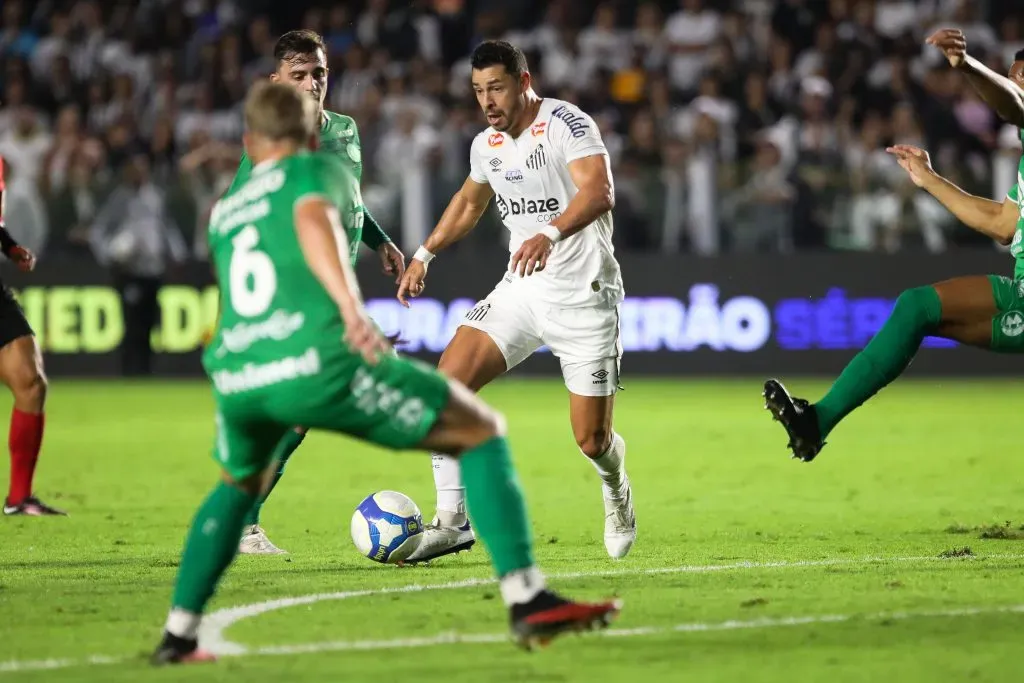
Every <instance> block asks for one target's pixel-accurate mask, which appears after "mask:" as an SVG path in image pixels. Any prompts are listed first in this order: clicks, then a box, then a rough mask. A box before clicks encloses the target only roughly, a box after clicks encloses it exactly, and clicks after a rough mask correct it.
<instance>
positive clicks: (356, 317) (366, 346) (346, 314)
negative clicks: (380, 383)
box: [341, 307, 391, 365]
mask: <svg viewBox="0 0 1024 683" xmlns="http://www.w3.org/2000/svg"><path fill="white" fill-rule="evenodd" d="M341 317H342V320H344V321H345V338H344V341H345V343H346V344H348V347H349V348H350V349H352V350H353V351H355V352H356V353H358V354H359V355H361V356H362V357H363V359H364V360H365V361H366V362H367V363H369V364H370V365H376V364H377V361H378V359H379V358H380V356H381V354H385V353H388V352H390V351H391V345H390V344H388V341H387V339H385V338H384V335H382V334H381V333H380V330H378V329H377V326H376V325H374V324H373V321H371V320H370V318H369V316H367V315H366V311H364V310H363V309H362V307H359V308H354V309H352V310H349V311H346V310H344V309H343V310H342V312H341Z"/></svg>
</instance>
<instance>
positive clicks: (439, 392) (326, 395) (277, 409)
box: [211, 347, 449, 481]
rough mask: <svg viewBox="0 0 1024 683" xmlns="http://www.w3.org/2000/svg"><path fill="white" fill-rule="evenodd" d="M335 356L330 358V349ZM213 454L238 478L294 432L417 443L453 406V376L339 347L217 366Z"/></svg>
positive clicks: (393, 445)
mask: <svg viewBox="0 0 1024 683" xmlns="http://www.w3.org/2000/svg"><path fill="white" fill-rule="evenodd" d="M328 353H329V354H330V356H327V354H328ZM211 379H212V380H213V384H214V398H215V401H216V405H217V416H216V429H217V436H216V442H215V444H214V458H215V459H216V460H217V462H219V463H220V464H221V466H222V467H223V468H224V470H225V471H227V472H228V474H229V475H231V477H232V478H233V479H234V480H235V481H239V480H241V479H246V478H248V477H250V476H252V475H254V474H257V473H259V472H262V471H263V470H264V469H266V468H267V466H269V465H270V463H271V459H272V457H273V452H274V448H275V446H276V445H277V442H278V441H280V439H281V437H282V436H283V435H284V434H285V432H286V431H287V430H289V429H292V428H294V427H295V426H296V425H301V426H303V427H306V428H308V429H320V430H325V431H331V432H336V433H339V434H347V435H349V436H354V437H357V438H359V439H362V440H364V441H368V442H370V443H372V444H376V445H378V446H383V447H385V448H390V449H394V450H406V449H411V448H414V447H416V446H418V445H419V444H420V443H422V442H423V440H424V439H425V438H426V436H427V434H429V433H430V430H431V429H433V427H434V425H435V424H436V423H437V421H438V419H439V418H440V416H441V413H442V412H443V411H444V409H445V407H446V406H447V405H448V399H449V388H448V380H447V379H445V378H444V377H443V376H442V375H441V374H440V373H439V372H437V370H435V369H434V368H432V367H430V366H428V365H426V364H425V363H422V362H420V361H417V360H414V359H412V358H406V357H403V356H399V355H397V354H394V355H392V354H387V355H383V356H381V357H380V359H379V361H378V362H377V363H376V364H374V365H371V364H369V363H367V362H366V361H364V360H363V359H362V357H360V356H358V355H354V354H351V353H349V352H347V351H346V352H344V353H343V354H339V353H338V351H337V349H330V350H329V351H327V350H321V349H318V348H315V347H311V348H310V349H308V350H307V351H306V352H305V353H303V354H301V355H299V356H295V357H291V358H284V359H280V360H277V361H272V362H268V363H263V364H247V365H246V368H245V370H244V372H243V371H238V372H227V374H225V371H213V372H212V373H211Z"/></svg>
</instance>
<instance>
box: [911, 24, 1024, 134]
mask: <svg viewBox="0 0 1024 683" xmlns="http://www.w3.org/2000/svg"><path fill="white" fill-rule="evenodd" d="M925 42H926V43H927V44H928V45H934V46H935V47H937V48H939V49H940V50H942V53H943V54H944V55H945V57H946V59H947V60H949V64H950V66H952V67H953V68H954V69H957V70H959V71H960V72H961V73H963V74H964V75H965V76H966V77H967V80H968V81H969V82H970V83H971V86H973V87H974V89H975V90H976V91H977V92H978V94H979V95H980V96H981V98H982V99H983V100H985V102H986V103H987V104H988V105H989V106H990V107H992V108H993V109H994V110H995V111H996V113H997V114H999V117H1000V118H1002V119H1003V120H1004V121H1006V122H1007V123H1011V124H1013V125H1014V126H1017V127H1018V128H1024V60H1020V59H1018V60H1017V61H1015V62H1014V64H1013V67H1011V69H1010V77H1009V78H1008V77H1006V76H1003V75H1001V74H998V73H996V72H995V71H992V69H990V68H988V67H987V66H985V65H984V64H982V63H981V62H980V61H978V60H977V59H975V58H974V57H972V56H970V55H969V54H967V39H966V38H965V37H964V33H963V31H961V30H960V29H941V30H939V31H936V32H935V33H933V34H932V35H930V36H928V39H927V40H926V41H925Z"/></svg>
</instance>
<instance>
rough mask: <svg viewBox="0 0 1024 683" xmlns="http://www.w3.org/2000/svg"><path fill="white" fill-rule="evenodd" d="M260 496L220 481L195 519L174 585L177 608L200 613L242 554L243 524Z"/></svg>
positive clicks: (175, 605) (186, 541)
mask: <svg viewBox="0 0 1024 683" xmlns="http://www.w3.org/2000/svg"><path fill="white" fill-rule="evenodd" d="M255 500H256V497H255V496H252V495H250V494H248V493H246V492H244V491H242V490H241V489H237V488H235V487H234V486H230V485H228V484H225V483H224V482H220V483H218V484H217V488H215V489H214V490H213V493H211V494H210V495H209V496H208V497H207V499H206V500H205V501H203V504H202V506H201V507H200V508H199V511H198V512H196V516H195V519H194V520H192V528H191V529H189V532H188V537H187V538H186V540H185V551H184V552H183V553H182V556H181V566H180V567H179V568H178V580H177V583H175V585H174V603H173V604H174V607H177V608H180V609H183V610H187V611H189V612H192V613H195V614H200V613H202V611H203V608H204V607H206V603H207V601H208V600H209V599H210V596H212V595H213V591H214V589H215V588H216V586H217V582H218V581H219V580H220V577H221V575H222V574H223V573H224V571H225V570H226V569H227V568H228V565H230V564H231V560H232V559H234V557H235V553H236V552H238V539H239V537H240V536H241V535H242V522H243V520H244V519H245V514H246V513H247V512H248V511H249V509H250V508H251V507H252V504H253V502H255Z"/></svg>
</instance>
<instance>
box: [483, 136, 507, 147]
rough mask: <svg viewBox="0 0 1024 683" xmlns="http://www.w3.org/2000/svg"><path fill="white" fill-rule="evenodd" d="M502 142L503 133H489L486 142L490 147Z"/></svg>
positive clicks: (503, 140) (503, 138)
mask: <svg viewBox="0 0 1024 683" xmlns="http://www.w3.org/2000/svg"><path fill="white" fill-rule="evenodd" d="M503 142H505V135H504V134H503V133H491V134H490V136H488V138H487V144H488V145H490V146H491V147H497V146H499V145H500V144H501V143H503Z"/></svg>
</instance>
